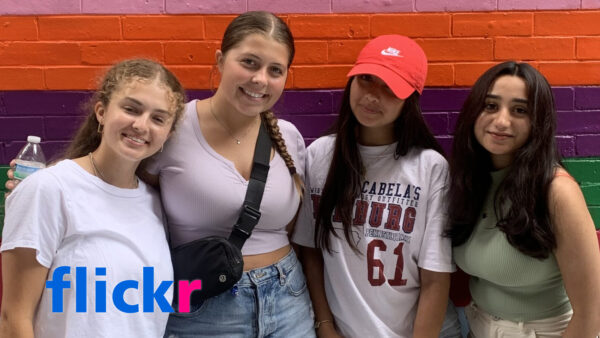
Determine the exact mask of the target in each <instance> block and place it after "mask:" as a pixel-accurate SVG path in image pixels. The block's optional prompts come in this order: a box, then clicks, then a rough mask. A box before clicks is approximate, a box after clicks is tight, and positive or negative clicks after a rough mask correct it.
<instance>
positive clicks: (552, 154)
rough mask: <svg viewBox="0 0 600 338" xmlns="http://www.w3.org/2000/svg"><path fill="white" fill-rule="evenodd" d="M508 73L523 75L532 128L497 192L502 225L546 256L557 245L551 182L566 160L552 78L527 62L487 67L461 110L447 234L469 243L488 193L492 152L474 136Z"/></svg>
mask: <svg viewBox="0 0 600 338" xmlns="http://www.w3.org/2000/svg"><path fill="white" fill-rule="evenodd" d="M504 75H510V76H518V77H519V78H521V79H522V80H523V81H524V82H525V86H526V91H527V102H528V103H527V104H528V107H527V108H528V112H529V117H530V119H531V132H530V134H529V139H528V140H527V142H526V143H525V144H524V145H523V146H522V147H521V148H520V149H519V150H517V152H516V154H515V157H514V160H513V163H512V165H511V167H510V169H509V172H508V174H507V176H506V178H505V179H504V181H503V182H502V183H501V184H500V186H499V188H498V190H497V192H496V193H495V196H494V212H495V214H496V217H497V219H498V224H497V226H498V228H499V229H500V230H501V231H503V232H504V233H506V237H507V239H508V242H509V243H510V244H511V245H512V246H514V247H515V248H517V249H518V250H519V251H521V252H522V253H524V254H526V255H528V256H531V257H535V258H546V257H548V256H549V254H550V253H551V252H552V250H553V249H554V248H556V238H555V236H554V232H553V229H552V224H551V221H550V215H549V210H548V190H549V187H550V182H551V181H552V178H553V176H554V171H555V169H556V167H557V166H558V165H560V163H561V162H560V156H559V154H558V151H557V148H556V143H555V139H554V133H555V129H556V109H555V106H554V96H553V95H552V89H551V88H550V85H549V84H548V81H546V79H545V78H544V76H543V75H542V74H540V73H539V72H538V71H537V70H536V69H535V68H533V67H532V66H530V65H529V64H527V63H517V62H514V61H508V62H504V63H500V64H498V65H496V66H494V67H492V68H490V69H489V70H487V71H486V72H485V73H483V75H481V77H480V78H479V79H478V80H477V81H476V82H475V84H474V85H473V88H472V89H471V93H470V94H469V96H468V97H467V99H466V101H465V103H464V105H463V107H462V109H461V112H460V115H459V117H458V122H457V125H456V130H455V133H454V144H453V149H452V157H451V159H450V191H449V196H448V200H449V230H448V234H449V236H450V237H451V238H452V245H453V246H457V245H461V244H463V243H465V242H466V241H467V240H468V239H469V237H470V236H471V233H472V232H473V229H474V227H475V224H476V223H477V219H478V216H479V213H480V211H481V208H482V207H483V203H484V201H485V197H486V195H487V194H488V193H489V189H490V185H491V176H490V171H492V170H494V168H493V166H492V161H491V158H490V154H489V152H488V151H487V150H485V149H484V148H483V147H482V146H481V144H479V142H478V141H477V139H476V138H475V134H474V126H475V121H476V120H477V118H478V116H479V114H481V112H482V111H483V109H484V105H485V98H486V95H487V94H488V93H489V92H490V90H491V88H492V87H493V85H494V83H495V81H496V80H497V79H498V78H499V77H501V76H504ZM501 211H506V212H501Z"/></svg>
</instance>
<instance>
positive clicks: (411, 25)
mask: <svg viewBox="0 0 600 338" xmlns="http://www.w3.org/2000/svg"><path fill="white" fill-rule="evenodd" d="M450 19H451V16H450V14H428V13H418V14H383V15H374V16H373V17H372V18H371V36H379V35H384V34H402V35H406V36H410V37H412V38H428V37H449V36H450V27H451V24H450Z"/></svg>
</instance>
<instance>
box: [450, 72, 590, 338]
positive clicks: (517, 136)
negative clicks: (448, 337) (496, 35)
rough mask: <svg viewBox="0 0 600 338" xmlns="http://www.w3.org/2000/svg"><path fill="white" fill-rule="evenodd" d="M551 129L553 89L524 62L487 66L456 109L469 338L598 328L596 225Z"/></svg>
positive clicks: (457, 201) (572, 333) (459, 254)
mask: <svg viewBox="0 0 600 338" xmlns="http://www.w3.org/2000/svg"><path fill="white" fill-rule="evenodd" d="M555 128H556V110H555V106H554V98H553V94H552V90H551V88H550V85H549V84H548V82H547V81H546V79H545V78H544V77H543V75H541V74H540V73H539V72H538V71H537V70H536V69H534V68H533V67H531V66H530V65H528V64H526V63H516V62H513V61H509V62H504V63H501V64H498V65H496V66H494V67H492V68H490V69H489V70H488V71H486V72H485V73H484V74H483V75H482V76H481V77H480V78H479V79H478V80H477V81H476V83H475V85H474V86H473V88H472V90H471V93H470V94H469V96H468V97H467V100H466V101H465V103H464V105H463V108H462V110H461V112H460V115H459V118H458V122H457V126H456V131H455V137H454V145H453V153H452V158H451V161H450V176H451V184H450V192H449V203H450V208H449V220H450V227H449V235H450V236H451V238H452V244H453V247H454V259H455V261H456V264H457V265H458V266H459V267H460V268H461V269H463V270H464V271H465V272H466V273H468V274H469V275H470V276H471V278H470V282H469V289H470V291H471V296H472V298H473V303H472V304H471V305H470V306H469V307H468V308H467V309H466V310H467V311H466V312H467V317H468V319H469V324H470V326H471V333H470V335H471V336H472V337H485V338H487V337H492V336H493V337H507V336H511V337H515V336H517V337H560V336H563V337H595V336H596V335H597V334H598V332H600V253H599V251H598V244H597V242H596V236H595V233H594V232H595V229H594V223H593V221H592V218H591V216H590V213H589V211H588V209H587V207H586V203H585V200H584V198H583V194H582V193H581V190H580V189H579V186H578V185H577V182H575V181H574V180H573V178H572V177H570V176H569V175H568V174H567V173H566V171H565V170H564V169H563V168H562V166H561V162H560V157H559V155H558V151H557V148H556V143H555V138H554V136H555ZM571 314H572V315H571Z"/></svg>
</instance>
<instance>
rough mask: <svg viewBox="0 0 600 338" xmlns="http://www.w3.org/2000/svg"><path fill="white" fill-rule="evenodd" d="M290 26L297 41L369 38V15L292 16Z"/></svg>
mask: <svg viewBox="0 0 600 338" xmlns="http://www.w3.org/2000/svg"><path fill="white" fill-rule="evenodd" d="M289 26H290V29H291V30H292V34H293V35H294V38H297V39H298V38H300V39H301V38H308V39H313V38H317V39H327V38H330V39H349V38H350V39H351V38H367V37H369V16H368V15H290V17H289Z"/></svg>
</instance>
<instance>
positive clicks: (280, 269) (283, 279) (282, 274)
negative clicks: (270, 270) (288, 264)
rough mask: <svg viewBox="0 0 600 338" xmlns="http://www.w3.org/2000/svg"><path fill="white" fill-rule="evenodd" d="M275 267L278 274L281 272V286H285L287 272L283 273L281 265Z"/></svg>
mask: <svg viewBox="0 0 600 338" xmlns="http://www.w3.org/2000/svg"><path fill="white" fill-rule="evenodd" d="M275 267H276V268H277V272H279V284H281V285H285V277H286V276H285V272H283V269H282V268H281V266H280V265H279V264H275Z"/></svg>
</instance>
